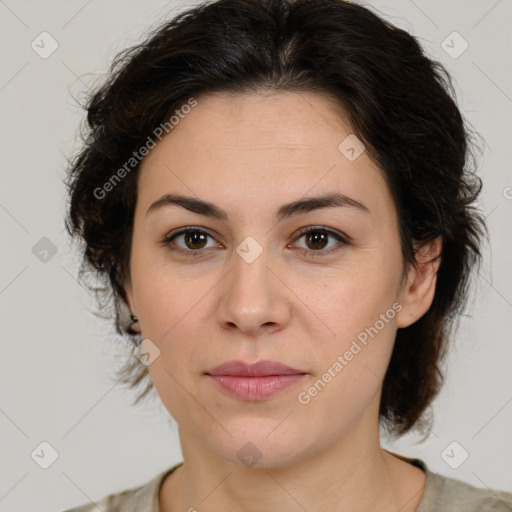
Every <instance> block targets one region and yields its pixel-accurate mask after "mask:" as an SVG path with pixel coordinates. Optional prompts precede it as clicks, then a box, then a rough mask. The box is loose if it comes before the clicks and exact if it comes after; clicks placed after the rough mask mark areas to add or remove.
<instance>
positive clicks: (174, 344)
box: [127, 93, 428, 467]
mask: <svg viewBox="0 0 512 512" xmlns="http://www.w3.org/2000/svg"><path fill="white" fill-rule="evenodd" d="M197 100H198V101H197V105H196V106H195V107H194V108H192V109H191V111H190V112H189V113H188V114H187V115H186V116H184V118H183V119H181V120H180V122H179V124H178V125H177V126H175V127H174V129H173V130H172V131H171V132H170V133H169V134H168V135H167V136H166V137H164V138H163V139H162V141H161V142H159V143H158V144H157V145H156V147H155V148H154V149H152V150H151V151H150V152H149V154H148V155H147V156H146V157H145V159H144V160H143V162H142V163H141V168H140V175H139V178H138V180H139V181H138V199H137V206H136V211H135V219H134V231H133V242H132V253H131V261H130V282H129V283H127V293H128V298H129V306H130V308H131V311H132V312H134V313H135V314H136V315H137V316H138V318H139V322H140V327H141V330H142V337H143V338H144V339H149V340H151V341H150V344H151V347H157V348H158V350H159V351H160V353H159V355H158V357H156V358H155V359H154V361H153V362H152V363H151V364H150V366H149V371H150V374H151V378H152V380H153V383H154V386H155V389H156V391H157V393H158V394H159V396H160V398H161V400H162V402H163V404H164V405H165V407H166V408H167V410H168V411H169V413H170V414H171V415H172V417H173V418H174V419H175V420H176V422H177V423H178V425H179V427H180V433H183V435H184V436H186V437H187V439H188V440H189V442H191V443H194V444H195V446H201V447H202V449H203V450H205V451H207V452H208V453H210V454H214V455H216V456H219V457H221V458H223V459H225V460H229V461H233V462H234V463H236V464H241V463H242V462H241V458H240V450H241V449H242V452H241V453H242V454H243V453H244V451H243V450H245V451H249V452H250V451H251V450H252V451H254V453H253V455H255V456H257V457H261V460H260V464H263V465H267V466H269V467H272V466H278V465H281V464H286V463H287V462H289V461H291V460H297V459H300V458H302V457H307V456H311V455H312V454H314V453H317V452H319V451H321V450H325V449H326V448H328V447H329V446H332V445H334V444H335V443H337V442H339V441H340V440H341V439H343V438H346V437H347V436H349V435H350V433H353V432H355V431H356V430H357V431H358V432H361V433H363V435H367V434H368V433H369V432H370V431H374V430H375V428H376V421H377V420H378V406H379V399H380V392H381V385H382V379H383V377H384V374H385V371H386V368H387V365H388V362H389V358H390V355H391V351H392V348H393V343H394V339H395V335H396V330H397V327H404V326H406V325H408V324H410V323H412V321H414V320H415V319H416V318H418V317H419V316H421V314H423V313H424V312H425V311H424V310H426V308H428V304H427V302H428V300H427V301H426V302H424V304H423V306H422V305H420V306H418V305H417V304H416V305H414V304H412V301H411V297H410V295H411V294H410V293H409V290H408V287H407V286H404V287H401V283H402V281H401V277H402V269H403V267H402V265H403V261H402V256H401V248H400V236H399V231H398V220H397V214H396V211H395V207H394V204H393V201H392V198H391V194H390V192H389V190H388V188H387V185H386V182H385V180H384V177H383V174H382V171H381V170H379V169H378V168H377V167H376V166H375V165H374V164H373V163H372V161H371V160H370V158H369V157H368V155H367V153H366V151H363V152H362V153H361V154H360V155H359V156H357V152H358V151H357V147H356V150H355V151H354V152H352V151H350V147H353V141H352V144H351V143H350V142H351V139H349V140H348V141H346V142H343V141H344V140H345V139H346V138H347V137H348V136H349V135H351V133H352V132H351V130H350V127H349V126H348V124H347V123H346V122H344V121H343V120H342V118H341V117H340V116H338V115H337V114H335V108H334V103H333V102H332V100H330V99H329V98H327V97H323V96H319V95H317V94H313V93H301V94H294V93H275V94H270V95H269V94H267V95H264V94H253V95H236V96H228V95H227V94H220V93H218V94H212V95H209V96H205V97H201V98H198V99H197ZM342 143H343V144H342ZM340 144H341V149H340ZM354 156H357V158H354ZM165 194H173V195H181V196H189V197H192V198H194V199H195V200H197V201H204V202H207V203H209V204H210V205H214V206H215V211H217V212H218V211H222V212H223V213H224V214H225V215H224V216H222V215H221V216H214V215H211V211H209V209H208V208H205V207H204V206H203V207H200V208H197V207H196V208H193V207H192V206H191V204H192V203H190V202H189V203H187V204H185V203H182V205H179V204H175V203H172V202H171V203H169V202H168V203H167V204H162V202H161V203H160V206H159V207H158V206H153V208H150V207H151V205H152V204H153V203H154V202H156V201H158V200H159V199H160V198H162V196H164V195H165ZM336 194H337V195H339V196H340V198H338V201H337V204H335V202H331V203H325V204H323V205H322V203H321V202H317V203H316V204H314V203H306V204H309V207H302V208H300V207H295V208H294V207H288V208H286V209H283V206H284V205H289V204H293V203H296V202H297V201H309V200H311V198H313V197H317V196H318V197H319V196H334V195H336ZM342 196H345V199H343V197H342ZM347 198H348V199H347ZM187 205H188V208H187V207H186V206H187ZM320 205H321V206H322V207H319V206H320ZM296 206H297V205H296ZM315 206H316V207H315ZM148 209H149V212H148ZM191 210H194V211H191ZM166 239H167V242H164V240H166ZM409 283H410V281H409ZM408 294H409V295H408ZM427 299H428V297H427ZM422 307H423V310H421V308H422ZM145 343H148V342H147V341H146V342H145ZM233 360H236V361H243V362H245V363H254V362H258V361H262V360H266V361H268V360H270V361H274V362H279V363H281V364H283V365H286V366H287V367H291V368H293V369H295V370H296V371H298V373H297V374H295V376H292V375H290V374H289V373H290V372H289V371H288V375H287V376H286V375H285V376H283V375H281V376H280V377H275V376H274V377H270V376H269V375H271V374H272V373H273V374H275V373H279V372H278V371H274V370H275V368H274V369H272V368H270V369H269V368H268V367H267V368H266V369H265V368H260V370H261V373H262V374H264V375H267V377H262V376H260V377H254V376H252V377H248V376H245V377H241V376H240V375H239V374H238V377H236V376H233V375H231V376H230V377H227V376H225V377H224V378H223V377H222V376H221V377H218V376H217V377H213V376H212V375H211V372H212V370H213V369H214V368H215V367H217V366H218V365H221V364H222V363H225V362H229V361H233ZM209 372H210V374H209ZM219 373H221V374H222V371H221V372H219ZM231 373H234V374H237V371H236V369H235V370H234V371H233V372H231ZM284 373H285V374H286V371H284ZM224 375H225V374H224ZM237 379H238V380H237ZM256 379H257V380H256ZM265 379H266V380H265ZM220 381H222V382H220ZM233 390H234V391H233ZM247 443H252V445H247ZM244 447H245V448H244ZM237 454H238V455H237Z"/></svg>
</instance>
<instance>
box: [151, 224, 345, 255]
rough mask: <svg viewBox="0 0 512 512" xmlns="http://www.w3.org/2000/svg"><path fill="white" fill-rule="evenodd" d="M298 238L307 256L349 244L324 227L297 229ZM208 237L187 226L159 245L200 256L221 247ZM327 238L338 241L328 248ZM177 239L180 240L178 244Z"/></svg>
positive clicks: (196, 228) (331, 250)
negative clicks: (304, 244) (302, 242)
mask: <svg viewBox="0 0 512 512" xmlns="http://www.w3.org/2000/svg"><path fill="white" fill-rule="evenodd" d="M299 235H300V236H299V240H300V239H301V238H304V240H305V242H306V244H307V246H309V248H306V249H304V248H300V247H299V249H298V250H299V251H300V252H301V253H303V254H305V255H307V256H313V257H317V256H328V255H329V254H332V253H333V252H335V251H338V250H340V249H341V248H342V247H343V246H345V245H350V242H349V241H348V240H349V239H348V237H345V236H342V235H341V234H340V233H338V232H336V231H332V230H330V229H328V228H325V227H316V226H315V227H307V228H303V229H301V230H300V231H299ZM208 238H211V239H212V240H213V237H212V235H210V233H208V231H205V230H204V229H201V228H199V227H195V226H189V227H187V228H184V229H181V230H180V231H178V232H176V233H170V234H169V235H167V236H166V237H165V238H164V239H163V240H162V242H161V245H163V246H168V247H169V249H170V250H172V251H174V252H178V253H181V254H184V255H186V256H192V257H196V256H201V255H204V252H205V251H204V249H208V248H209V247H210V248H211V247H217V248H222V247H223V246H222V244H220V243H218V242H216V241H214V240H213V242H212V244H211V245H210V246H209V247H208V245H207V244H208ZM329 239H335V240H336V241H337V242H338V243H336V244H334V246H331V247H330V248H328V249H326V247H328V246H329ZM177 241H181V244H182V245H180V244H179V243H177Z"/></svg>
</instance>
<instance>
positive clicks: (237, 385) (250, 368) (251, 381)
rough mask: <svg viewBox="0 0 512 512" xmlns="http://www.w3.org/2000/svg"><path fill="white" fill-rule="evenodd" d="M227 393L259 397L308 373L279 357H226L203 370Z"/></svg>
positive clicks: (250, 397) (256, 398)
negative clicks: (253, 360)
mask: <svg viewBox="0 0 512 512" xmlns="http://www.w3.org/2000/svg"><path fill="white" fill-rule="evenodd" d="M205 373H206V375H208V376H209V377H211V379H212V380H213V381H215V383H216V384H217V385H218V386H219V387H220V388H221V389H222V390H224V391H226V392H227V393H228V394H230V395H232V396H235V397H237V398H241V399H243V400H250V401H258V400H265V399H266V398H270V397H272V396H274V395H276V394H277V393H280V392H281V391H284V390H285V389H288V388H290V387H292V386H294V385H295V384H297V383H298V382H299V381H300V380H302V379H303V378H304V377H305V376H306V375H307V373H306V372H304V371H302V370H298V369H296V368H292V367H290V366H287V365H285V364H282V363H280V362H278V361H269V360H265V361H258V362H256V363H246V362H244V361H227V362H225V363H223V364H221V365H219V366H216V367H215V368H213V369H212V370H209V371H207V372H205Z"/></svg>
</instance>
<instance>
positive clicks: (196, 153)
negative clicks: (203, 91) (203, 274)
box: [138, 92, 392, 215]
mask: <svg viewBox="0 0 512 512" xmlns="http://www.w3.org/2000/svg"><path fill="white" fill-rule="evenodd" d="M354 137H355V136H354V135H353V134H352V131H351V128H350V125H349V124H348V122H347V120H346V117H345V116H344V113H343V110H342V109H341V107H340V106H339V104H337V103H336V101H335V100H334V99H332V98H330V97H328V96H325V95H319V94H316V93H302V92H301V93H282V92H279V93H258V94H236V95H233V94H227V93H215V94H209V95H207V96H203V97H199V98H197V105H196V106H195V107H193V108H191V110H190V112H189V113H187V114H186V115H184V116H183V118H182V119H181V120H180V121H179V123H178V124H177V125H176V126H175V127H174V128H173V130H172V131H171V132H170V133H169V134H168V135H166V136H165V137H164V138H163V139H162V141H161V142H158V143H157V145H156V147H155V148H154V149H152V150H151V151H150V152H149V153H148V155H147V156H146V157H145V158H144V160H143V161H142V163H141V167H140V176H139V194H138V195H139V199H140V202H141V203H143V204H145V206H146V208H147V206H148V205H149V203H150V202H152V201H154V200H156V199H158V197H160V196H161V195H162V194H164V193H169V192H181V193H186V194H187V195H197V196H199V197H201V198H207V199H208V200H211V201H213V202H215V203H218V204H222V205H223V206H226V208H227V207H228V206H227V205H229V204H234V203H235V204H234V206H237V205H238V203H240V206H243V205H245V206H246V207H247V208H261V206H262V204H263V203H264V202H267V201H268V202H269V203H275V204H276V205H277V204H278V203H279V204H281V203H284V202H288V201H286V199H289V200H290V201H292V200H295V199H298V198H300V197H303V196H305V195H307V194H308V193H309V194H311V195H317V194H321V193H332V192H341V193H343V194H345V195H347V196H350V197H353V198H354V199H356V200H361V202H363V203H365V204H367V205H368V204H369V203H371V204H372V205H373V208H371V209H372V210H373V213H374V214H376V215H379V214H380V215H384V214H385V213H386V209H389V208H390V207H391V208H392V204H391V203H390V202H391V197H390V194H389V191H388V189H387V185H386V182H385V180H384V177H383V174H382V171H381V170H380V169H378V168H377V166H376V165H375V164H374V163H373V161H372V160H371V159H370V158H369V156H368V154H367V153H366V151H363V152H362V153H361V154H360V155H359V156H357V158H355V159H353V158H348V157H347V155H348V156H351V155H352V156H353V154H354V153H353V152H352V153H346V151H345V150H346V146H347V144H348V145H352V146H353V145H354V144H353V141H354V140H356V141H357V139H354ZM345 141H348V142H345ZM363 148H364V146H363ZM360 149H361V147H359V148H357V147H356V150H358V151H360ZM344 151H345V152H344ZM356 155H357V153H356ZM252 211H253V212H254V209H253V210H252ZM238 213H242V212H238Z"/></svg>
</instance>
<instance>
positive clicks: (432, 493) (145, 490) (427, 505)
mask: <svg viewBox="0 0 512 512" xmlns="http://www.w3.org/2000/svg"><path fill="white" fill-rule="evenodd" d="M394 455H396V456H398V457H400V458H401V459H402V460H405V461H407V462H410V463H411V464H414V465H415V466H417V467H419V468H420V469H422V470H423V471H424V472H425V473H426V482H425V488H424V491H423V496H422V498H421V501H420V502H419V504H418V507H417V508H416V511H415V512H512V494H511V493H509V492H505V491H497V490H492V489H483V488H480V487H474V486H472V485H469V484H467V483H465V482H462V481H460V480H455V479H453V478H449V477H446V476H442V475H440V474H438V473H433V472H431V471H430V470H429V469H428V468H427V466H426V464H425V463H424V462H423V461H422V460H420V459H410V458H407V457H404V456H402V455H398V454H394ZM182 464H183V462H180V463H179V464H176V465H175V466H173V467H172V468H170V469H166V470H165V471H163V472H162V473H159V474H158V475H157V476H155V477H154V478H153V479H152V480H150V481H149V482H148V483H146V484H145V485H142V486H139V487H134V488H132V489H128V490H125V491H122V492H120V493H117V494H110V495H108V496H105V497H104V498H103V499H102V500H101V501H99V502H98V503H96V504H94V503H89V504H86V505H82V506H80V507H77V508H73V509H69V510H66V511H64V512H98V510H101V511H102V512H160V507H159V503H158V493H159V490H160V485H161V484H162V483H163V481H164V479H165V477H166V476H167V475H168V474H169V473H171V472H172V471H174V470H175V469H176V468H177V467H179V466H181V465H182Z"/></svg>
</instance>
